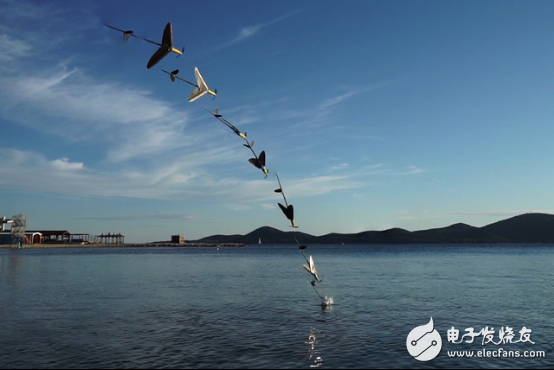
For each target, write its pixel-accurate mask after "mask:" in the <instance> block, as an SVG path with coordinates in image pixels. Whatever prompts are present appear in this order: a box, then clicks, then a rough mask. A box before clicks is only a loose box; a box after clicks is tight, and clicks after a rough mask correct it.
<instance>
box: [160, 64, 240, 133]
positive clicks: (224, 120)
mask: <svg viewBox="0 0 554 370" xmlns="http://www.w3.org/2000/svg"><path fill="white" fill-rule="evenodd" d="M164 72H165V71H164ZM204 109H206V110H207V111H208V112H210V113H211V114H212V115H213V116H214V117H215V118H217V119H218V120H219V121H220V122H221V123H223V124H224V125H225V126H227V127H229V128H230V129H231V130H233V132H234V133H235V134H236V135H237V136H239V137H241V138H243V139H244V140H246V132H245V133H242V132H240V130H239V129H238V128H236V127H235V126H233V125H232V124H231V122H229V121H227V120H226V119H225V118H223V115H221V114H219V109H217V108H215V110H214V111H213V112H211V111H209V110H208V109H207V108H204ZM246 142H247V143H248V141H246Z"/></svg>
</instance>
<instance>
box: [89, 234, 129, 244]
mask: <svg viewBox="0 0 554 370" xmlns="http://www.w3.org/2000/svg"><path fill="white" fill-rule="evenodd" d="M94 242H95V243H101V244H120V243H125V236H123V235H121V233H117V234H115V233H113V234H112V233H107V234H104V233H102V234H100V235H95V236H94Z"/></svg>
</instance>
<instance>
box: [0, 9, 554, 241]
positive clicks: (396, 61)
mask: <svg viewBox="0 0 554 370" xmlns="http://www.w3.org/2000/svg"><path fill="white" fill-rule="evenodd" d="M552 14H554V2H552V1H532V2H524V1H502V2H500V1H480V2H467V1H366V0H364V1H348V2H338V1H302V2H298V1H205V0H203V1H163V2H151V1H116V2H112V1H110V2H108V1H72V2H67V1H48V2H43V1H20V0H17V1H7V0H0V50H1V52H0V102H1V103H0V157H1V158H2V159H3V160H2V165H1V166H0V216H8V217H9V216H11V215H14V214H18V213H26V214H27V227H28V228H29V229H34V230H36V229H65V230H69V231H70V232H72V233H90V234H92V235H95V234H100V233H103V232H121V233H122V234H124V235H125V236H126V239H125V241H128V242H149V241H157V240H168V239H169V237H170V235H174V234H184V235H186V237H187V239H197V238H202V237H205V236H209V235H213V234H245V233H248V232H250V231H252V230H254V229H256V228H258V227H261V226H272V227H275V228H278V229H280V230H284V231H291V230H293V229H291V228H290V227H289V225H290V223H289V222H288V220H287V219H286V218H285V216H284V215H283V214H282V213H281V211H280V210H279V208H278V206H277V202H282V198H281V196H280V195H279V194H277V193H275V192H274V191H273V190H274V189H276V188H277V187H278V184H277V181H276V177H275V173H277V174H278V175H279V177H280V179H281V182H282V184H283V188H284V190H285V194H286V196H287V200H288V201H289V203H290V204H293V205H294V207H295V211H296V212H295V220H296V223H297V225H298V226H299V229H298V230H299V231H302V232H306V233H310V234H313V235H323V234H327V233H330V232H340V233H353V232H360V231H365V230H384V229H388V228H391V227H402V228H405V229H407V230H412V231H413V230H420V229H428V228H435V227H443V226H448V225H450V224H453V223H456V222H464V223H467V224H470V225H474V226H484V225H486V224H489V223H492V222H496V221H498V220H501V219H505V218H508V217H512V216H515V215H518V214H521V213H526V212H546V213H554V197H553V196H552V195H553V193H552V183H553V182H554V171H553V168H554V145H552V137H554V125H553V123H554V103H553V102H554V68H552V66H554V47H553V45H554V23H553V22H552ZM167 22H172V24H173V34H174V43H175V46H176V47H177V48H180V47H182V46H184V47H185V48H186V50H185V53H184V54H183V55H182V56H181V57H179V58H176V57H175V54H172V55H168V56H167V57H166V58H164V59H163V60H162V61H161V62H160V63H158V65H156V66H155V67H153V68H152V69H147V68H146V63H147V61H148V59H149V58H150V56H151V54H152V53H153V52H154V51H155V50H156V48H157V47H156V46H155V45H152V44H150V43H147V42H144V41H142V40H140V39H136V38H132V39H130V40H129V41H127V42H124V41H123V39H122V35H121V34H120V33H119V32H117V31H114V30H112V29H109V28H107V27H105V26H104V25H103V23H108V24H111V25H113V26H115V27H118V28H122V29H132V30H133V31H134V32H135V34H137V35H138V36H141V37H146V38H149V39H151V40H155V41H160V40H161V35H162V31H163V28H164V26H165V24H166V23H167ZM194 67H198V68H199V70H200V71H201V73H202V75H203V76H204V78H205V80H206V82H207V83H208V85H209V87H210V88H212V89H214V88H217V89H218V93H219V94H218V96H217V98H216V99H215V100H211V97H210V96H204V97H202V98H200V99H199V100H197V101H195V102H192V103H189V102H187V97H188V95H189V94H190V93H191V91H192V87H191V86H189V85H188V84H185V83H182V82H180V81H176V82H171V81H170V79H169V78H168V76H167V75H166V74H164V73H163V72H161V71H160V69H161V68H163V69H166V70H173V69H180V73H179V75H180V76H181V77H183V78H186V79H188V80H193V79H194ZM216 107H217V108H219V111H220V113H222V114H223V116H224V117H225V118H226V119H227V120H228V121H229V122H231V123H232V124H234V125H235V126H237V128H239V129H240V130H241V131H243V132H244V131H245V132H247V134H248V139H250V140H254V141H255V146H254V149H255V150H256V152H257V153H259V152H260V151H261V150H265V152H266V155H267V162H266V165H267V168H268V169H269V176H268V177H267V178H264V175H263V173H262V172H261V171H260V170H258V169H256V168H255V167H254V166H252V165H251V164H250V163H248V158H250V157H251V153H250V152H249V150H248V149H247V148H245V147H244V146H243V145H242V144H243V141H242V139H240V138H239V137H238V136H236V135H234V134H233V132H232V131H231V130H229V129H228V128H227V127H225V126H224V125H223V124H221V123H220V122H219V121H218V120H216V119H215V118H214V117H212V116H211V115H210V114H209V113H207V112H206V111H205V110H204V108H207V109H209V110H213V109H215V108H216Z"/></svg>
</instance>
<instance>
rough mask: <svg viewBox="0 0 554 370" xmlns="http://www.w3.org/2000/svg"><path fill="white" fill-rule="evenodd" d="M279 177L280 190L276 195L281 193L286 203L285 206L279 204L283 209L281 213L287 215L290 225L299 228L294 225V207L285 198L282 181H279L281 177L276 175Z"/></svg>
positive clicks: (277, 190) (276, 190)
mask: <svg viewBox="0 0 554 370" xmlns="http://www.w3.org/2000/svg"><path fill="white" fill-rule="evenodd" d="M275 176H277V181H278V182H279V189H275V192H276V193H281V195H282V196H283V200H284V201H285V205H282V204H281V203H277V204H278V205H279V208H281V211H283V213H284V214H285V216H286V217H287V219H289V220H290V223H291V225H292V227H298V226H296V224H295V223H294V207H293V206H292V204H288V203H287V198H286V197H285V192H284V191H283V187H282V186H281V180H280V179H279V175H277V174H275Z"/></svg>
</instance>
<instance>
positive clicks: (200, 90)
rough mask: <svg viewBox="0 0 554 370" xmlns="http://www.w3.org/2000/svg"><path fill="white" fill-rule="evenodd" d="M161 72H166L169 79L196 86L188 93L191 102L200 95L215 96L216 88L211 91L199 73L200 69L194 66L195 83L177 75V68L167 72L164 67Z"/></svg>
mask: <svg viewBox="0 0 554 370" xmlns="http://www.w3.org/2000/svg"><path fill="white" fill-rule="evenodd" d="M162 72H165V73H167V74H168V75H169V78H170V79H171V81H175V80H179V81H183V82H186V83H188V84H189V85H192V86H195V87H196V89H194V91H193V92H192V93H191V94H190V95H189V98H188V101H189V102H193V101H195V100H196V99H198V98H200V97H202V96H204V95H206V94H210V95H212V96H213V97H214V98H215V97H216V96H217V89H215V91H212V90H210V89H209V88H208V85H207V84H206V81H204V78H203V77H202V75H201V74H200V71H199V70H198V68H197V67H194V76H195V77H196V83H193V82H190V81H187V80H185V79H184V78H182V77H179V76H177V74H178V73H179V70H178V69H176V70H174V71H171V72H168V71H166V70H165V69H162Z"/></svg>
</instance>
